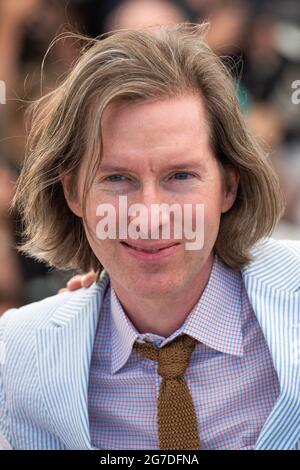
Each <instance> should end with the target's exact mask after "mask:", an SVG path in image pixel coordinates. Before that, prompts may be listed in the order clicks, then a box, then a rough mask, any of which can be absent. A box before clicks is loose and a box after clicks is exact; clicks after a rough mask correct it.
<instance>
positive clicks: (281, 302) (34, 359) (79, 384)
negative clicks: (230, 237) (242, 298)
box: [0, 238, 300, 450]
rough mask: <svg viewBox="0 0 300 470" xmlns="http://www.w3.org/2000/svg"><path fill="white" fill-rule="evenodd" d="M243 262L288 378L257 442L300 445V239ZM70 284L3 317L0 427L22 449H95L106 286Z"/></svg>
mask: <svg viewBox="0 0 300 470" xmlns="http://www.w3.org/2000/svg"><path fill="white" fill-rule="evenodd" d="M252 252H253V254H254V255H255V260H254V261H253V262H252V263H251V264H250V265H248V267H247V268H245V269H243V270H242V276H243V279H244V283H245V286H246V289H247V292H248V296H249V299H250V302H251V305H252V307H253V309H254V311H255V314H256V316H257V318H258V321H259V323H260V326H261V328H262V331H263V333H264V336H265V338H266V341H267V344H268V347H269V349H270V352H271V355H272V358H273V362H274V366H275V369H276V371H277V374H278V378H279V382H280V395H279V397H278V399H277V401H276V403H275V405H274V408H273V410H272V412H271V414H270V415H269V417H268V419H267V421H266V423H265V424H264V426H263V429H262V431H261V434H260V436H259V437H258V440H257V442H256V445H255V449H298V450H299V449H300V241H277V240H274V239H272V238H268V239H265V240H262V241H260V242H258V243H257V244H256V245H255V246H254V247H253V249H252ZM108 282H109V278H108V274H107V272H105V271H103V273H102V276H101V279H100V281H99V283H98V284H96V283H94V284H93V285H92V286H91V287H90V288H88V289H85V288H82V289H79V290H77V291H74V292H64V293H61V294H58V295H54V296H52V297H49V298H47V299H44V300H42V301H40V302H36V303H33V304H30V305H26V306H24V307H22V308H19V309H11V310H8V311H7V312H6V313H5V314H4V316H3V317H2V318H1V320H0V366H1V367H0V371H1V374H0V433H2V434H3V435H4V436H5V437H6V439H7V440H8V441H9V442H10V443H11V445H12V447H13V448H14V449H94V447H93V446H92V444H91V438H90V434H89V421H88V402H87V400H88V378H89V366H90V361H91V354H92V349H93V341H94V337H95V332H96V326H97V320H98V315H99V312H100V308H101V303H102V298H103V293H104V291H105V288H106V286H107V284H108Z"/></svg>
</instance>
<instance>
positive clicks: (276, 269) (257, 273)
mask: <svg viewBox="0 0 300 470" xmlns="http://www.w3.org/2000/svg"><path fill="white" fill-rule="evenodd" d="M251 254H252V256H253V260H252V261H251V262H250V263H249V264H248V265H247V266H246V267H245V268H243V269H242V274H243V276H244V277H249V276H250V277H255V278H256V279H257V280H260V281H264V282H265V283H266V284H269V285H270V286H273V287H276V288H279V289H281V288H283V289H287V290H292V291H294V290H297V289H298V288H300V240H276V239H275V238H271V237H270V238H265V239H261V240H259V241H258V242H257V243H256V244H255V245H253V246H252V248H251Z"/></svg>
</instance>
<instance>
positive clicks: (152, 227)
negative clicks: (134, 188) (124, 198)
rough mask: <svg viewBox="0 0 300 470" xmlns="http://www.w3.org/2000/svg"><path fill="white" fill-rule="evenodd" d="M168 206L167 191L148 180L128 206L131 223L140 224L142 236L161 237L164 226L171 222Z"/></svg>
mask: <svg viewBox="0 0 300 470" xmlns="http://www.w3.org/2000/svg"><path fill="white" fill-rule="evenodd" d="M167 207H169V201H168V200H167V198H166V195H165V193H164V192H163V191H162V189H161V188H159V187H158V186H157V185H156V184H155V182H149V181H148V182H147V183H146V184H144V185H143V187H142V188H141V190H140V191H139V193H138V194H136V197H135V200H134V202H132V204H130V206H129V208H128V213H129V223H131V224H133V226H136V227H137V226H138V229H137V231H138V232H140V236H141V237H142V238H149V239H151V238H155V239H158V238H159V239H160V238H161V234H162V229H163V227H164V226H165V225H166V224H169V223H170V215H169V213H168V210H167Z"/></svg>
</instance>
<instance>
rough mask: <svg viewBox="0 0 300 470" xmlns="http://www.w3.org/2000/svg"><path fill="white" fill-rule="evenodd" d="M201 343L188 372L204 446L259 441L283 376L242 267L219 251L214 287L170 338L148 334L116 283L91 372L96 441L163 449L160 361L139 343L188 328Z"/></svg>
mask: <svg viewBox="0 0 300 470" xmlns="http://www.w3.org/2000/svg"><path fill="white" fill-rule="evenodd" d="M184 333H185V334H188V335H190V336H192V337H193V338H196V339H197V340H198V341H199V343H198V344H197V345H196V348H195V350H194V352H193V354H192V357H191V362H190V365H189V367H188V369H187V371H186V373H185V376H184V377H185V380H186V382H187V385H188V387H189V389H190V391H191V394H192V397H193V402H194V406H195V410H196V414H197V417H198V425H199V433H200V439H201V443H202V447H201V448H202V449H253V448H254V447H255V443H256V441H257V438H258V436H259V434H260V432H261V429H262V427H263V425H264V423H265V421H266V419H267V417H268V415H269V414H270V412H271V410H272V408H273V406H274V404H275V401H276V399H277V398H278V395H279V382H278V377H277V374H276V372H275V369H274V367H273V363H272V359H271V356H270V353H269V350H268V347H267V344H266V341H265V339H264V336H263V333H262V331H261V329H260V326H259V324H258V322H257V319H256V316H255V314H254V312H253V309H252V307H251V305H250V303H249V300H248V297H247V293H246V290H245V287H244V284H243V280H242V277H241V274H240V272H235V271H233V270H231V269H229V268H228V267H226V266H225V265H224V264H223V263H222V262H221V260H220V259H219V258H218V257H217V255H215V258H214V263H213V267H212V271H211V274H210V277H209V281H208V283H207V285H206V288H205V290H204V292H203V294H202V296H201V298H200V300H199V302H198V303H197V305H196V306H195V307H194V308H193V310H192V311H191V312H190V313H189V315H188V317H187V318H186V320H185V322H184V323H183V325H182V326H181V327H180V328H179V329H178V330H176V331H175V332H174V333H173V334H172V335H170V336H169V337H168V338H163V337H160V336H157V335H154V334H151V333H146V334H140V333H139V332H138V331H137V330H136V328H135V327H134V325H133V324H132V322H131V321H130V320H129V318H128V317H127V316H126V314H125V312H124V310H123V308H122V306H121V304H120V302H119V300H118V298H117V296H116V293H115V291H114V289H113V288H112V287H111V286H110V285H109V286H108V288H107V290H106V292H105V296H104V302H103V304H102V308H101V312H100V316H99V321H98V326H97V333H96V337H95V342H94V348H93V354H92V360H91V366H90V376H89V391H88V405H89V420H90V433H91V439H92V445H93V446H94V447H96V448H98V449H106V450H107V449H109V450H113V449H121V450H124V449H159V441H158V428H157V397H158V393H159V387H160V383H161V380H162V379H161V377H160V376H159V375H158V373H157V367H158V365H157V363H156V362H155V361H151V360H149V359H146V358H142V357H141V356H140V355H139V354H138V353H137V352H136V351H133V350H132V347H133V344H134V342H135V341H136V340H137V339H139V340H142V341H145V340H146V341H152V342H155V344H156V345H158V346H159V347H162V346H164V345H165V344H167V343H169V342H170V341H172V340H173V339H174V338H176V337H177V336H179V335H181V334H184Z"/></svg>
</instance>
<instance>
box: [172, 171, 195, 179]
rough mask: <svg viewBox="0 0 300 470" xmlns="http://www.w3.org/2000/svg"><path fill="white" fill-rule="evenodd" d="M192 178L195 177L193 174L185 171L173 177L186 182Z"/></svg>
mask: <svg viewBox="0 0 300 470" xmlns="http://www.w3.org/2000/svg"><path fill="white" fill-rule="evenodd" d="M190 176H193V175H192V174H191V173H186V172H185V171H181V172H178V173H174V175H173V177H174V178H175V179H177V180H186V179H188V178H189V177H190Z"/></svg>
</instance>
